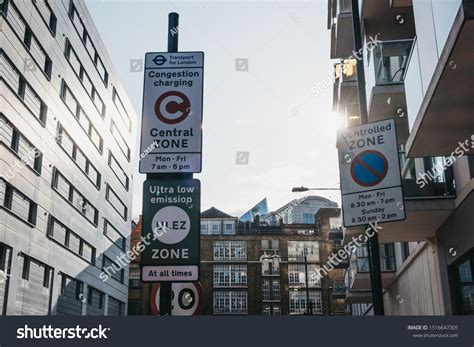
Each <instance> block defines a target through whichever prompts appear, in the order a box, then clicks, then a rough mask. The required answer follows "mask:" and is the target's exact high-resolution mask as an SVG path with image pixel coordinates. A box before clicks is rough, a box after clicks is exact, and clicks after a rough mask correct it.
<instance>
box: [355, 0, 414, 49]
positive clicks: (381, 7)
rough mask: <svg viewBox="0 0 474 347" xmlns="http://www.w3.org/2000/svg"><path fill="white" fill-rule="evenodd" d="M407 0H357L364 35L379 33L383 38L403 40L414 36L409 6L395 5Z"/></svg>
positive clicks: (412, 19) (412, 17)
mask: <svg viewBox="0 0 474 347" xmlns="http://www.w3.org/2000/svg"><path fill="white" fill-rule="evenodd" d="M407 1H408V0H391V2H390V1H388V0H359V11H360V13H361V23H363V31H364V32H365V34H366V36H367V37H369V36H372V37H375V35H377V34H379V33H380V38H381V39H383V40H403V39H413V38H414V37H415V20H414V16H413V8H412V7H411V6H405V7H395V6H392V5H394V4H395V5H398V4H400V3H402V2H407Z"/></svg>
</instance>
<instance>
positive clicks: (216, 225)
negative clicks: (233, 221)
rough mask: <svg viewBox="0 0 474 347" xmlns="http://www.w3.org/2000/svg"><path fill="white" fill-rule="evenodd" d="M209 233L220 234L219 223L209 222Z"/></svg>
mask: <svg viewBox="0 0 474 347" xmlns="http://www.w3.org/2000/svg"><path fill="white" fill-rule="evenodd" d="M211 231H212V234H220V232H221V223H220V222H211Z"/></svg>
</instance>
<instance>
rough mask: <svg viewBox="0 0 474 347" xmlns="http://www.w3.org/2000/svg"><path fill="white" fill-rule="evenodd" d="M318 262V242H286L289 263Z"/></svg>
mask: <svg viewBox="0 0 474 347" xmlns="http://www.w3.org/2000/svg"><path fill="white" fill-rule="evenodd" d="M305 257H307V259H308V261H319V242H318V241H288V259H289V260H290V261H304V258H305Z"/></svg>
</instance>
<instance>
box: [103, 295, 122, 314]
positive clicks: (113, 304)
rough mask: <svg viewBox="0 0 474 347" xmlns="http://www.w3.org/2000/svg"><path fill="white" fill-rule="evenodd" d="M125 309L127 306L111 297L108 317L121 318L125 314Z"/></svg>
mask: <svg viewBox="0 0 474 347" xmlns="http://www.w3.org/2000/svg"><path fill="white" fill-rule="evenodd" d="M124 308H125V304H124V303H123V302H121V301H120V300H117V299H115V298H114V297H112V296H110V295H109V307H108V308H107V315H109V316H121V315H123V314H124V311H125V309H124Z"/></svg>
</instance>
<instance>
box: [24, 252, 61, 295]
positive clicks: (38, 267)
mask: <svg viewBox="0 0 474 347" xmlns="http://www.w3.org/2000/svg"><path fill="white" fill-rule="evenodd" d="M22 258H23V267H22V269H23V270H22V275H21V278H23V279H24V280H27V281H30V279H31V280H32V281H37V280H41V284H42V285H43V287H44V288H50V286H51V284H52V279H53V276H52V275H53V274H52V271H53V269H52V268H51V267H50V266H48V265H46V264H44V263H42V262H40V261H38V260H36V259H33V258H31V257H29V256H27V255H25V254H22ZM32 273H34V274H35V275H37V274H41V279H38V278H37V277H36V276H35V278H30V274H32Z"/></svg>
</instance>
